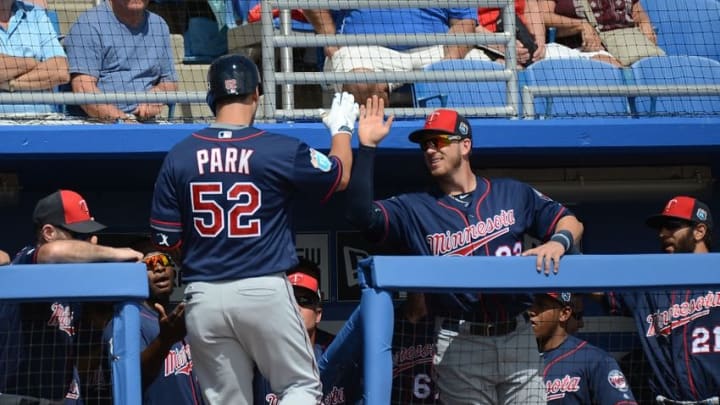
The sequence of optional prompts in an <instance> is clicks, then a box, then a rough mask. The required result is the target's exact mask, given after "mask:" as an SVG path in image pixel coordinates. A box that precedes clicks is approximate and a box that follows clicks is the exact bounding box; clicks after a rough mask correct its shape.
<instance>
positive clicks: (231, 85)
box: [225, 79, 238, 93]
mask: <svg viewBox="0 0 720 405" xmlns="http://www.w3.org/2000/svg"><path fill="white" fill-rule="evenodd" d="M237 89H238V86H237V80H235V79H227V80H225V91H227V92H228V93H237Z"/></svg>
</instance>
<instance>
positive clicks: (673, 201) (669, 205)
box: [665, 198, 678, 212]
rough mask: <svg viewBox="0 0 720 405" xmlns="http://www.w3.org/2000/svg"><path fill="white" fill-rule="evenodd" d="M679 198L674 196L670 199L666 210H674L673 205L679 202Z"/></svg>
mask: <svg viewBox="0 0 720 405" xmlns="http://www.w3.org/2000/svg"><path fill="white" fill-rule="evenodd" d="M677 203H678V200H677V199H675V198H673V199H672V200H670V201H668V203H667V205H665V212H670V211H672V207H673V205H675V204H677Z"/></svg>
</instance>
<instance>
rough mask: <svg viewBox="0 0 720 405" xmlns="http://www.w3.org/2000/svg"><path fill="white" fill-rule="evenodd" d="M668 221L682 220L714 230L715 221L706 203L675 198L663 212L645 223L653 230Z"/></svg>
mask: <svg viewBox="0 0 720 405" xmlns="http://www.w3.org/2000/svg"><path fill="white" fill-rule="evenodd" d="M668 219H682V220H685V221H688V222H692V223H694V224H705V225H707V227H708V228H710V229H712V227H713V220H712V215H711V214H710V208H709V207H708V206H707V204H705V203H704V202H702V201H700V200H698V199H696V198H693V197H688V196H682V195H681V196H677V197H673V198H672V199H671V200H670V201H668V202H667V204H665V208H663V210H662V212H661V213H659V214H657V215H653V216H651V217H649V218H648V219H647V221H645V223H646V224H647V225H648V226H649V227H651V228H660V227H661V226H662V225H663V223H664V222H665V221H667V220H668Z"/></svg>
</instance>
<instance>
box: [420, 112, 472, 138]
mask: <svg viewBox="0 0 720 405" xmlns="http://www.w3.org/2000/svg"><path fill="white" fill-rule="evenodd" d="M438 134H444V135H457V136H459V137H460V139H464V138H468V139H472V128H471V127H470V123H469V122H468V120H467V119H466V118H465V117H463V116H462V115H461V114H459V113H458V112H457V111H453V110H447V109H439V110H435V111H433V112H432V113H431V114H430V115H428V116H427V118H426V119H425V126H423V128H422V129H418V130H417V131H413V132H412V133H411V134H410V136H409V139H410V141H411V142H415V143H420V142H421V141H422V140H423V138H425V136H427V135H438Z"/></svg>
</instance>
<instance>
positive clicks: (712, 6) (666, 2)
mask: <svg viewBox="0 0 720 405" xmlns="http://www.w3.org/2000/svg"><path fill="white" fill-rule="evenodd" d="M642 5H643V7H644V8H645V10H646V11H647V13H648V15H649V16H650V21H651V22H652V24H653V26H654V27H655V30H656V33H657V37H658V45H659V46H660V47H661V48H663V49H664V50H665V52H666V53H667V54H668V55H694V56H704V57H706V58H711V59H715V60H718V61H720V1H718V0H692V1H677V0H642Z"/></svg>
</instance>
